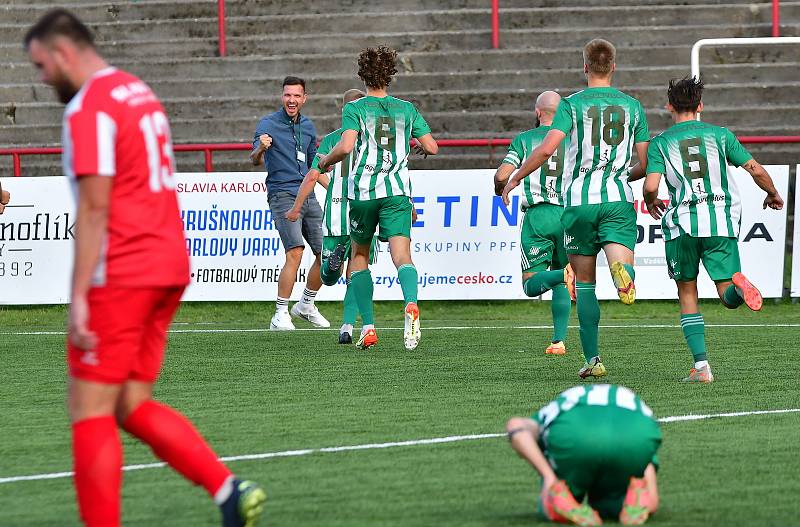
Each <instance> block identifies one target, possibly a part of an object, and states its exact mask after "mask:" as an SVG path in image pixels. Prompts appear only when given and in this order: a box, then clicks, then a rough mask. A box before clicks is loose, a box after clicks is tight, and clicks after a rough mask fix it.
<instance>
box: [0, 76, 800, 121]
mask: <svg viewBox="0 0 800 527" xmlns="http://www.w3.org/2000/svg"><path fill="white" fill-rule="evenodd" d="M546 89H547V87H546V86H539V87H536V86H531V87H528V88H525V89H514V90H508V89H503V90H500V89H493V90H480V91H478V90H447V91H436V92H423V93H420V92H403V91H399V90H398V91H396V92H394V95H395V96H397V97H399V98H401V99H406V100H409V101H411V102H413V103H414V105H415V106H417V108H419V109H420V111H421V112H422V113H423V115H427V114H428V113H430V112H465V113H472V112H482V111H489V110H492V109H493V108H496V107H497V101H498V100H502V102H503V108H505V109H507V110H513V109H520V110H530V109H532V107H533V101H534V100H535V98H536V97H537V95H538V94H539V93H541V92H542V91H544V90H546ZM581 89H583V86H580V85H575V86H571V87H567V88H565V89H561V90H559V91H560V92H561V93H562V94H563V95H565V96H566V95H570V94H572V93H574V92H576V91H579V90H581ZM620 89H623V90H624V91H625V92H626V93H628V94H629V95H631V96H633V97H636V98H637V99H638V100H639V101H640V102H641V103H642V104H643V105H644V107H645V108H660V107H663V105H664V104H665V103H666V87H665V86H664V85H662V86H652V87H641V86H633V87H625V86H621V87H620ZM797 93H800V82H787V83H770V84H768V85H767V84H764V83H752V84H741V83H740V84H736V85H713V84H712V85H709V86H708V89H707V91H706V95H705V98H704V99H705V103H706V105H707V107H708V108H709V109H713V108H714V107H715V106H723V107H725V106H731V105H737V104H741V105H748V104H752V103H753V102H754V101H769V104H770V105H784V106H786V107H787V108H792V110H791V111H792V112H793V115H797V116H800V103H799V102H798V101H797ZM340 97H341V96H340V95H339V94H338V93H337V94H320V95H317V96H315V97H314V98H313V99H312V100H311V101H309V102H308V103H307V104H306V107H305V112H307V113H308V114H309V115H315V114H316V115H320V114H328V113H336V112H337V111H339V110H340V108H341V103H340V100H341V99H340ZM162 103H163V104H164V107H165V108H166V110H167V114H168V115H169V116H170V117H171V118H172V119H181V118H195V119H216V118H217V117H219V116H223V115H224V116H226V117H228V118H236V117H241V118H243V119H245V118H250V119H257V118H258V116H260V115H263V114H266V113H269V112H272V111H274V109H276V108H279V107H280V105H281V98H280V96H278V95H262V96H256V97H246V96H242V95H238V94H237V95H236V96H234V97H179V98H165V97H162ZM62 112H63V106H62V105H61V104H59V103H54V102H48V103H39V102H36V103H20V104H14V103H5V104H0V119H3V117H5V120H8V121H9V122H10V123H11V124H14V123H16V124H21V125H26V124H38V123H48V122H55V121H58V119H60V116H61V114H62Z"/></svg>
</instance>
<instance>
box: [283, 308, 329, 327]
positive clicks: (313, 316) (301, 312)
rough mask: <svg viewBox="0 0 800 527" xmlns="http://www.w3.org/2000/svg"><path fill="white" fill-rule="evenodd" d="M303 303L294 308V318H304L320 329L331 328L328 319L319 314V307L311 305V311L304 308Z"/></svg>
mask: <svg viewBox="0 0 800 527" xmlns="http://www.w3.org/2000/svg"><path fill="white" fill-rule="evenodd" d="M302 306H303V304H302V302H298V303H296V304H295V305H293V306H292V311H291V313H292V316H293V317H297V318H302V319H303V320H308V321H309V322H311V324H312V325H313V326H315V327H318V328H329V327H331V323H330V322H328V319H326V318H325V317H323V316H322V313H320V312H319V309H317V306H315V305H314V304H311V309H308V308H305V309H304V308H303V307H302Z"/></svg>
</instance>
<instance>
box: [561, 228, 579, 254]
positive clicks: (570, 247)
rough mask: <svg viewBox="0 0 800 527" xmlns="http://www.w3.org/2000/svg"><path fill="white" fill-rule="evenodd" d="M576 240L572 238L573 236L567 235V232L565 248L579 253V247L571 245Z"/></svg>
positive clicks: (565, 234)
mask: <svg viewBox="0 0 800 527" xmlns="http://www.w3.org/2000/svg"><path fill="white" fill-rule="evenodd" d="M574 239H575V237H574V236H571V235H569V234H567V233H566V232H565V233H564V248H566V249H571V250H573V251H577V250H578V246H577V245H570V244H571V243H572V241H573V240H574Z"/></svg>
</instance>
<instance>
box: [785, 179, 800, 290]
mask: <svg viewBox="0 0 800 527" xmlns="http://www.w3.org/2000/svg"><path fill="white" fill-rule="evenodd" d="M796 170H797V171H796V172H795V174H796V179H795V182H794V234H793V236H792V286H791V290H792V296H793V297H800V218H798V214H800V165H797V169H796ZM787 206H788V204H787Z"/></svg>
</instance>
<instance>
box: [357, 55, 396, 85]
mask: <svg viewBox="0 0 800 527" xmlns="http://www.w3.org/2000/svg"><path fill="white" fill-rule="evenodd" d="M396 61H397V52H396V51H395V50H393V49H391V48H388V47H386V46H380V47H377V48H367V49H365V50H363V51H362V52H361V54H360V55H359V56H358V76H359V77H360V78H361V80H362V81H364V84H366V85H367V86H368V87H369V88H385V87H386V86H388V85H389V83H390V82H392V76H393V75H394V74H395V73H397V66H396V64H395V62H396Z"/></svg>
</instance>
